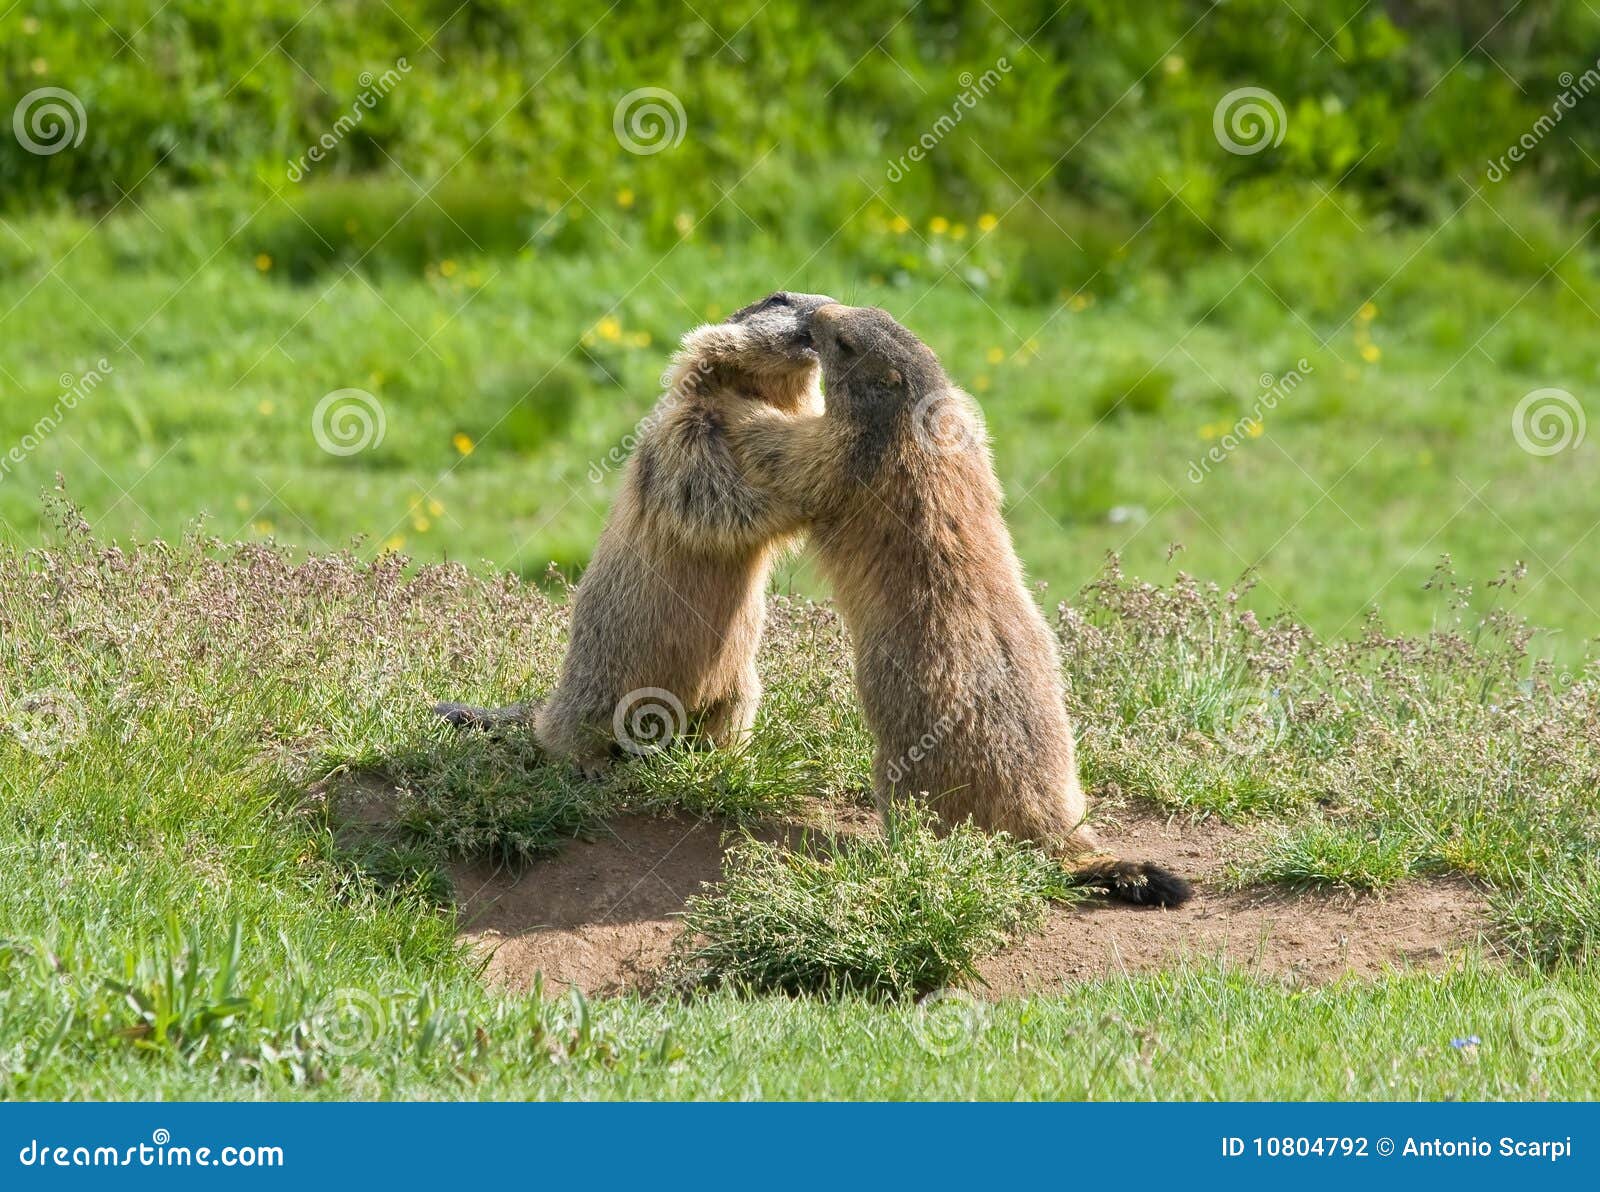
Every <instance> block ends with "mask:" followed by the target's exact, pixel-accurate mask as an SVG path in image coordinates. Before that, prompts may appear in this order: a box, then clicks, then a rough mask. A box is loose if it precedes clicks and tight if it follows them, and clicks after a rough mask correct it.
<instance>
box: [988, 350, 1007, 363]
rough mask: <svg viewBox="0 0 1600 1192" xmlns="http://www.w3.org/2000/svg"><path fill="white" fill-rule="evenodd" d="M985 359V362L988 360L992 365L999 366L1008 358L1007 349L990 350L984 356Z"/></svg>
mask: <svg viewBox="0 0 1600 1192" xmlns="http://www.w3.org/2000/svg"><path fill="white" fill-rule="evenodd" d="M983 358H984V359H985V360H987V361H988V362H989V363H990V364H999V363H1000V362H1001V361H1002V360H1004V359H1005V358H1006V353H1005V349H1003V348H990V349H989V350H988V351H987V352H985V353H984V354H983Z"/></svg>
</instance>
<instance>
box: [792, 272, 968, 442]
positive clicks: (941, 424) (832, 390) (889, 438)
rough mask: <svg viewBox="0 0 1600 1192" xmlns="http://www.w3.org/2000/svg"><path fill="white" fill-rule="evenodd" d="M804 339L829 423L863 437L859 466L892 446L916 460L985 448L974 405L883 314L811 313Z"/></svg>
mask: <svg viewBox="0 0 1600 1192" xmlns="http://www.w3.org/2000/svg"><path fill="white" fill-rule="evenodd" d="M811 339H812V342H813V344H814V345H815V348H816V352H817V356H818V358H819V360H820V361H821V364H822V381H823V385H824V387H825V389H826V393H827V413H828V415H829V417H835V418H839V419H842V420H845V421H847V422H849V423H851V424H852V425H854V426H855V427H857V428H858V429H859V430H860V431H862V432H864V433H863V436H862V438H861V439H860V440H859V441H858V446H859V447H860V448H861V449H862V451H863V453H864V454H863V456H862V458H863V459H868V460H870V459H875V458H877V457H878V455H879V454H880V453H881V452H882V451H884V450H887V449H888V448H889V447H890V445H891V444H892V443H894V442H900V443H902V444H903V445H904V447H905V448H906V449H908V450H913V451H915V452H916V454H917V455H918V456H931V457H941V456H953V455H958V454H964V453H965V452H966V450H967V449H968V448H970V447H978V448H979V449H980V451H981V450H983V449H985V448H984V445H985V444H986V442H987V439H986V436H985V434H984V430H983V419H982V415H981V414H979V412H978V407H977V404H976V403H975V402H974V401H973V400H972V399H971V398H970V397H968V396H967V395H966V394H965V393H963V392H962V391H961V390H960V389H957V388H956V387H955V386H954V385H952V384H951V383H950V378H949V377H948V376H946V375H945V371H944V368H943V367H942V366H941V365H940V364H939V358H938V357H937V356H935V355H934V354H933V350H932V349H931V348H929V347H928V345H927V344H925V343H923V342H922V341H921V340H920V339H918V338H917V337H916V336H915V335H913V334H912V333H911V332H910V331H908V330H907V329H906V328H904V327H902V326H901V325H900V324H899V323H897V322H895V320H894V318H893V317H892V316H891V315H890V314H889V312H888V311H884V310H879V309H878V308H877V307H873V306H840V305H838V304H837V303H834V304H830V305H825V306H819V307H818V308H817V309H816V310H815V311H813V312H812V315H811Z"/></svg>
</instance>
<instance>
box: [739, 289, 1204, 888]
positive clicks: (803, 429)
mask: <svg viewBox="0 0 1600 1192" xmlns="http://www.w3.org/2000/svg"><path fill="white" fill-rule="evenodd" d="M811 331H812V340H813V342H814V344H815V348H816V351H817V354H818V355H819V356H820V358H821V362H822V377H823V388H824V392H825V394H826V410H825V412H824V413H823V414H821V415H812V416H804V417H801V418H798V419H793V418H791V419H777V418H767V417H758V418H754V419H751V420H747V421H746V422H744V423H742V424H741V425H740V426H737V427H734V428H733V429H732V430H731V431H730V437H731V439H732V442H733V445H734V448H735V452H736V454H737V456H738V457H739V458H740V460H741V461H742V462H743V464H744V466H745V470H746V473H747V474H748V475H749V477H750V479H751V480H752V481H754V482H756V483H758V484H760V485H763V486H765V487H767V488H770V489H771V490H772V491H773V493H774V494H775V495H776V497H777V498H778V499H779V501H780V502H782V503H783V504H785V505H793V506H796V507H797V508H798V509H799V510H800V511H801V512H803V513H804V514H805V516H806V519H807V521H808V523H809V526H810V531H811V541H812V543H813V544H814V548H815V552H816V554H817V557H818V562H819V564H820V566H821V568H822V571H823V573H824V575H825V576H826V577H827V579H828V580H829V581H830V583H831V584H832V586H833V590H834V595H835V598H836V599H837V601H838V603H839V607H840V611H841V612H842V613H843V615H844V619H845V623H846V625H847V626H848V628H849V630H850V636H851V638H852V639H853V641H854V647H855V672H856V686H857V688H858V690H859V692H860V696H861V702H862V706H863V711H864V712H865V714H866V720H867V723H868V725H869V727H870V728H871V729H872V732H873V735H874V737H875V738H876V741H877V748H876V752H875V754H874V757H873V786H874V790H875V792H876V794H877V797H878V801H879V803H880V805H886V804H887V803H888V802H889V801H890V800H891V799H892V798H896V797H906V796H911V797H915V796H918V795H925V796H926V797H927V798H928V799H929V800H930V801H931V803H932V805H933V807H934V809H935V810H936V812H937V814H938V815H939V817H940V819H941V820H943V821H944V822H946V823H951V824H953V823H957V822H959V821H961V820H963V819H965V818H967V817H969V816H970V817H971V818H972V820H973V821H974V822H975V823H977V824H978V825H980V826H981V827H984V828H988V829H990V830H993V831H1006V832H1009V833H1011V834H1012V835H1014V836H1016V837H1019V838H1021V839H1024V840H1031V841H1035V842H1037V843H1038V844H1040V845H1043V846H1044V847H1046V848H1047V849H1049V850H1050V851H1051V852H1052V853H1054V854H1055V855H1056V856H1058V857H1062V858H1064V859H1066V860H1067V861H1068V863H1069V864H1070V865H1071V866H1072V867H1073V869H1074V872H1075V874H1076V875H1077V877H1078V878H1079V880H1080V881H1081V883H1082V884H1084V885H1090V886H1097V887H1103V888H1104V889H1106V890H1107V892H1108V893H1110V894H1112V895H1113V896H1114V897H1117V898H1121V899H1124V900H1126V901H1129V902H1136V903H1147V904H1153V905H1165V906H1173V905H1177V904H1179V903H1181V902H1183V901H1184V900H1186V899H1187V898H1188V897H1189V894H1190V888H1189V884H1188V883H1187V882H1186V881H1184V880H1183V879H1182V878H1179V877H1176V876H1174V875H1173V874H1171V873H1168V872H1167V871H1166V870H1164V869H1161V868H1159V867H1158V866H1155V865H1148V864H1139V863H1134V862H1129V861H1123V860H1120V859H1118V858H1116V857H1114V856H1110V855H1108V854H1106V853H1104V851H1103V850H1102V848H1101V845H1100V842H1099V841H1098V839H1096V837H1095V834H1094V832H1093V831H1092V830H1091V829H1090V828H1089V827H1088V826H1087V824H1086V823H1085V822H1084V820H1085V816H1086V812H1087V805H1086V801H1085V799H1084V794H1083V789H1082V787H1081V786H1080V785H1079V782H1078V771H1077V764H1076V761H1075V758H1074V756H1073V740H1072V726H1071V724H1070V723H1069V722H1068V719H1067V714H1066V708H1065V704H1064V690H1063V686H1062V679H1061V666H1060V661H1059V656H1058V654H1057V651H1056V643H1055V639H1054V638H1053V636H1052V635H1051V633H1050V630H1049V627H1048V626H1047V625H1046V623H1045V620H1044V616H1043V615H1042V614H1041V613H1040V611H1039V608H1038V606H1037V605H1036V604H1035V603H1034V601H1033V600H1032V598H1031V597H1030V596H1029V594H1028V591H1027V589H1026V588H1025V587H1024V585H1023V578H1022V567H1021V564H1020V563H1019V562H1018V560H1017V556H1016V553H1015V551H1014V550H1013V548H1012V544H1011V535H1010V533H1009V532H1008V531H1007V529H1006V524H1005V520H1004V518H1003V517H1002V515H1001V508H1000V506H1001V498H1000V486H999V483H998V481H997V480H996V478H995V474H994V465H993V463H992V461H991V459H990V456H989V449H988V444H987V440H986V437H985V434H984V430H983V423H982V420H981V418H980V416H979V414H978V410H977V406H976V404H975V403H974V402H973V400H972V399H971V398H970V397H968V396H967V395H966V394H964V393H962V392H961V391H960V390H958V389H956V388H955V387H954V386H953V385H952V384H951V383H950V380H949V378H948V377H946V376H945V373H944V370H943V368H942V367H941V366H940V364H939V360H938V358H937V357H936V356H935V355H934V354H933V352H932V351H931V350H929V348H928V347H927V346H926V345H925V344H923V343H922V342H921V341H920V340H919V339H917V337H916V336H915V335H913V334H912V333H911V332H910V331H908V330H906V329H905V328H904V327H902V326H901V325H900V324H899V323H897V322H895V320H894V319H893V318H891V317H890V316H889V315H888V314H887V313H886V312H884V311H882V310H878V309H875V308H858V307H846V306H839V305H825V306H821V307H819V308H818V309H817V310H816V311H815V312H814V313H813V314H812V316H811Z"/></svg>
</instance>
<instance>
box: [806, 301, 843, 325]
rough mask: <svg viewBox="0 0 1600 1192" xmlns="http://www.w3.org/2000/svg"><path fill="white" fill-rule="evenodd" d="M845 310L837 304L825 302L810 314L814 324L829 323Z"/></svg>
mask: <svg viewBox="0 0 1600 1192" xmlns="http://www.w3.org/2000/svg"><path fill="white" fill-rule="evenodd" d="M844 310H845V308H844V307H843V306H841V305H839V303H837V302H825V303H823V304H822V305H821V306H819V307H817V309H816V310H814V311H812V312H811V318H812V320H813V321H814V322H818V323H829V322H832V321H833V320H834V319H837V318H838V317H839V316H840V315H842V314H843V313H844Z"/></svg>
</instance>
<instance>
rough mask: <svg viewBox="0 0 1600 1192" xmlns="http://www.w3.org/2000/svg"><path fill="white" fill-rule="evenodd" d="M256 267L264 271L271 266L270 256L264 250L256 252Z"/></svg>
mask: <svg viewBox="0 0 1600 1192" xmlns="http://www.w3.org/2000/svg"><path fill="white" fill-rule="evenodd" d="M256 268H257V269H259V270H260V271H261V272H262V273H265V272H266V271H267V270H268V269H271V268H272V258H271V257H269V256H268V255H267V254H266V253H264V252H258V253H257V254H256Z"/></svg>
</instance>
